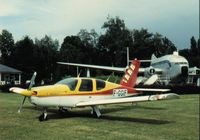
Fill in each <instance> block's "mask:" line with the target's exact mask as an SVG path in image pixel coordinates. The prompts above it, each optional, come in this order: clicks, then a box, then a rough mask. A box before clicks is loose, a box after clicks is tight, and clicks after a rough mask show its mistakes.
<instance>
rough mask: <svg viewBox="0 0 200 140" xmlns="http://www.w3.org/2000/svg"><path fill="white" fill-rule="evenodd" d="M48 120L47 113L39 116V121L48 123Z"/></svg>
mask: <svg viewBox="0 0 200 140" xmlns="http://www.w3.org/2000/svg"><path fill="white" fill-rule="evenodd" d="M46 120H47V115H46V114H45V113H42V114H41V115H40V116H39V121H46Z"/></svg>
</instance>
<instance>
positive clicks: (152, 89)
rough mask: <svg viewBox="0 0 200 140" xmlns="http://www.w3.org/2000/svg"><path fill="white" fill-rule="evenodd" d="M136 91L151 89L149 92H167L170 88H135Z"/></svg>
mask: <svg viewBox="0 0 200 140" xmlns="http://www.w3.org/2000/svg"><path fill="white" fill-rule="evenodd" d="M135 90H136V91H149V92H167V91H170V89H155V88H135Z"/></svg>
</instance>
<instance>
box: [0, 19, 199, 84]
mask: <svg viewBox="0 0 200 140" xmlns="http://www.w3.org/2000/svg"><path fill="white" fill-rule="evenodd" d="M102 30H103V31H104V33H102V34H98V33H97V32H96V31H95V30H94V29H91V30H90V31H87V30H86V29H81V30H80V32H79V33H77V35H72V36H66V37H65V38H64V40H63V42H62V43H61V44H59V42H58V40H56V39H52V38H51V36H48V35H45V36H44V37H43V38H41V39H38V38H35V39H34V40H33V39H31V38H30V37H29V36H24V37H23V38H22V39H21V40H18V41H16V42H15V41H14V39H13V36H12V33H10V32H9V31H8V30H2V33H1V34H0V56H1V57H0V63H1V64H5V65H8V66H11V67H14V68H16V69H19V70H21V71H22V72H23V76H22V78H23V79H22V80H23V81H25V80H27V79H29V78H30V77H31V74H32V73H33V71H37V73H38V76H37V80H38V81H40V80H44V79H46V80H49V81H55V80H58V79H60V78H62V77H64V76H67V75H69V74H70V75H73V76H75V75H76V68H73V67H68V66H61V65H58V64H57V63H56V62H57V61H64V62H74V63H86V64H96V65H108V66H118V67H120V66H126V48H127V47H129V50H130V59H134V58H137V59H150V58H151V55H152V54H153V53H154V54H155V55H156V56H163V55H166V54H171V53H172V52H173V51H175V50H177V48H176V46H175V45H174V44H173V43H172V41H170V40H169V39H168V38H167V37H163V36H162V35H161V34H159V33H151V32H149V31H148V29H144V28H141V29H128V28H127V27H126V25H125V22H124V20H122V19H120V18H119V17H115V18H113V17H108V18H107V20H106V21H105V22H104V23H103V25H102ZM180 54H181V55H183V56H185V57H186V58H187V59H188V61H189V63H190V64H191V66H198V67H200V40H199V39H198V40H197V41H196V40H195V38H194V37H192V38H191V46H190V48H189V49H183V50H180ZM93 72H94V73H98V71H93Z"/></svg>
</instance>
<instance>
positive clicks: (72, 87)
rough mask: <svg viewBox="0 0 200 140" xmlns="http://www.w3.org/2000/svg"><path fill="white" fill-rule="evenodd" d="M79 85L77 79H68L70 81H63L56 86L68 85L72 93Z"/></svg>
mask: <svg viewBox="0 0 200 140" xmlns="http://www.w3.org/2000/svg"><path fill="white" fill-rule="evenodd" d="M77 83H78V80H77V79H73V78H68V79H64V80H61V81H59V82H58V83H56V84H65V85H67V86H68V87H69V89H70V90H71V91H73V90H75V89H76V86H77Z"/></svg>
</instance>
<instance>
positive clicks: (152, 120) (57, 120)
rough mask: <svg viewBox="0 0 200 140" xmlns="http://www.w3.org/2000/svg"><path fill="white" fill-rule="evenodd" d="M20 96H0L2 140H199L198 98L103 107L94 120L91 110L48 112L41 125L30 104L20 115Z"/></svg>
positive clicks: (0, 135) (184, 97) (37, 110)
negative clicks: (100, 113) (18, 110)
mask: <svg viewBox="0 0 200 140" xmlns="http://www.w3.org/2000/svg"><path fill="white" fill-rule="evenodd" d="M21 100H22V97H21V96H18V95H15V94H11V93H0V140H7V139H12V140H13V139H16V140H18V139H19V140H22V139H28V140H30V139H40V140H42V139H45V140H47V139H50V140H55V139H67V140H72V139H73V140H76V139H80V140H84V139H86V140H93V139H95V140H107V139H108V140H110V139H112V140H115V139H116V140H119V139H120V140H129V139H130V140H133V139H135V140H198V139H199V95H182V96H181V98H180V99H177V100H168V101H157V102H145V103H139V104H137V105H132V104H123V105H108V106H101V110H102V111H101V112H102V113H103V116H102V117H101V118H99V119H98V118H94V117H92V116H91V115H90V108H80V109H73V110H70V111H69V113H67V114H65V115H64V116H61V115H59V114H58V113H57V110H56V109H49V112H48V115H49V118H50V119H49V120H48V121H45V122H39V121H38V116H39V115H40V114H41V110H40V109H38V108H35V107H34V106H33V105H31V104H30V103H29V102H28V101H26V102H25V105H24V108H23V110H22V112H21V113H17V109H18V106H19V104H20V102H21Z"/></svg>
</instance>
